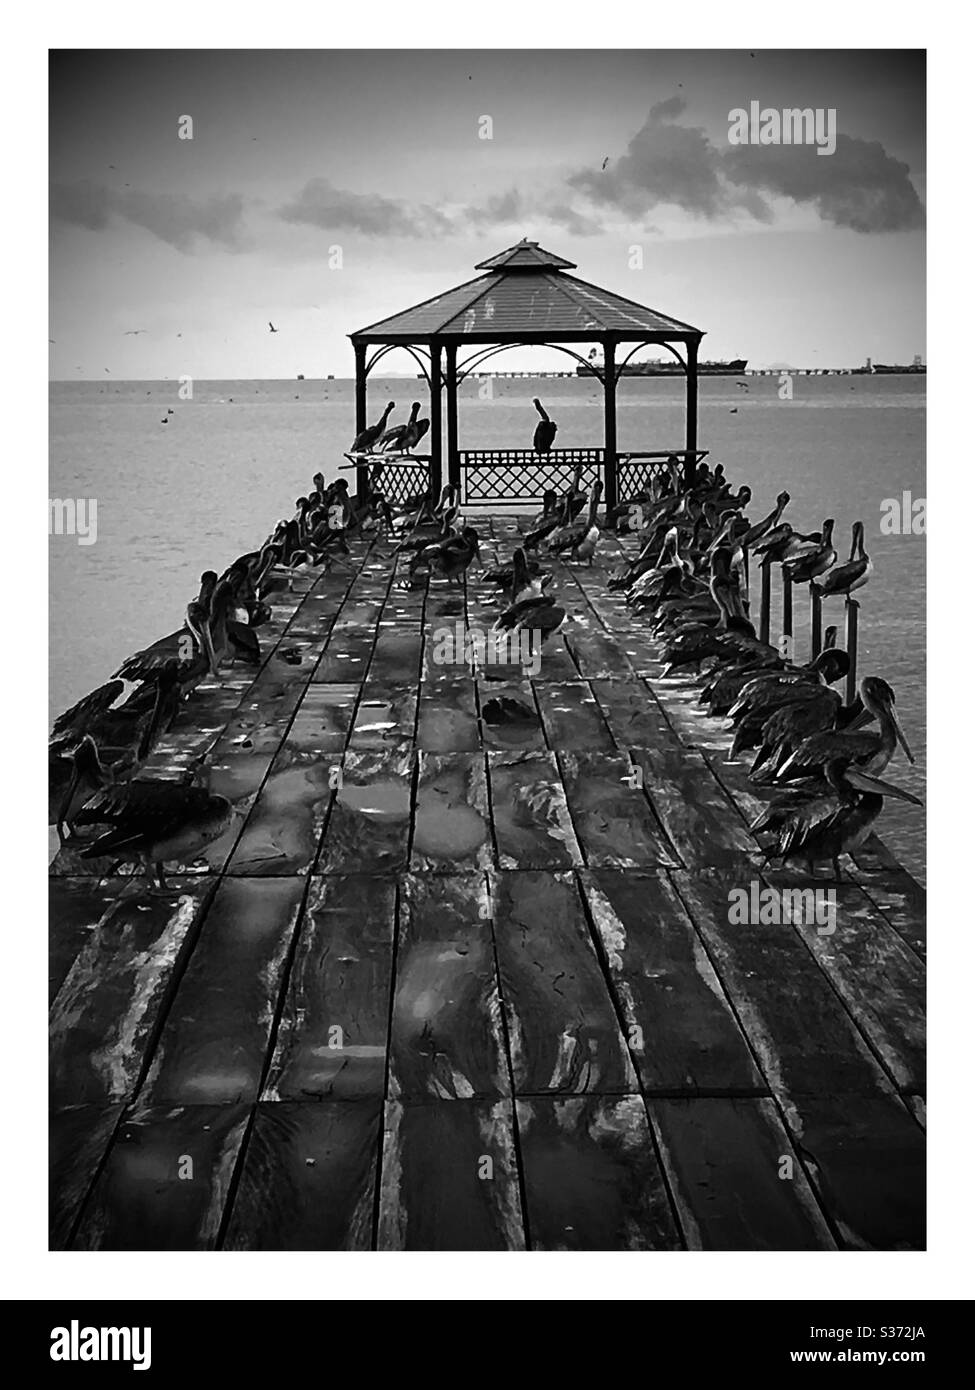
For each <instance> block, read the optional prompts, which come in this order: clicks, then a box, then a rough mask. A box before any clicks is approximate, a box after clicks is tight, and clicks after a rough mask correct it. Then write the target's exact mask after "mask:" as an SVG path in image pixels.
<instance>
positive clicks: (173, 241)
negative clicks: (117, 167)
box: [51, 180, 244, 252]
mask: <svg viewBox="0 0 975 1390" xmlns="http://www.w3.org/2000/svg"><path fill="white" fill-rule="evenodd" d="M51 216H52V217H53V218H55V219H57V220H58V221H60V222H67V223H70V224H72V225H74V226H78V227H87V228H88V229H89V231H103V230H104V229H105V228H106V227H108V226H109V224H110V223H111V221H112V220H113V218H120V219H122V220H123V221H126V222H131V223H133V224H134V225H135V226H137V227H143V228H144V229H145V230H146V231H148V232H151V233H152V235H153V236H156V237H158V238H159V239H160V241H165V242H167V243H168V245H170V246H174V247H175V248H176V249H177V251H184V252H190V251H193V250H195V249H196V247H197V245H198V244H199V243H200V242H211V243H212V244H213V245H215V246H222V247H223V248H224V249H225V250H229V251H239V250H241V249H242V234H243V217H244V200H243V198H242V197H241V196H240V194H239V193H228V194H225V195H223V196H218V197H213V198H191V197H189V196H188V195H186V194H184V193H145V192H142V191H140V190H139V189H128V190H127V189H124V188H121V189H115V188H106V187H105V186H104V185H102V184H97V183H89V182H88V181H86V180H83V181H80V182H78V183H72V184H63V183H59V184H54V185H53V186H52V188H51Z"/></svg>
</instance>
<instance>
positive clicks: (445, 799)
mask: <svg viewBox="0 0 975 1390" xmlns="http://www.w3.org/2000/svg"><path fill="white" fill-rule="evenodd" d="M493 860H494V847H493V845H492V842H491V823H490V816H489V812H488V794H487V778H486V774H485V770H484V756H483V754H481V753H420V754H419V777H418V780H417V789H416V806H415V808H414V811H413V843H412V852H411V856H410V866H411V868H412V869H413V871H414V872H424V871H427V872H438V871H443V870H448V871H450V872H453V873H459V872H462V871H463V870H465V869H483V868H486V867H487V866H488V865H489V864H491V863H492V862H493Z"/></svg>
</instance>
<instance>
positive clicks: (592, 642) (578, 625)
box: [563, 613, 633, 680]
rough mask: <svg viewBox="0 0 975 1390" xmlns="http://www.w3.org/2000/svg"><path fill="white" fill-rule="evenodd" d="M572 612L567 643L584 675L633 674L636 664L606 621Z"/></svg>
mask: <svg viewBox="0 0 975 1390" xmlns="http://www.w3.org/2000/svg"><path fill="white" fill-rule="evenodd" d="M571 616H572V621H571V622H569V621H567V622H566V624H565V626H564V629H563V635H564V637H565V645H566V646H567V647H568V649H569V652H570V654H571V655H572V658H573V660H574V661H575V663H576V665H577V666H578V668H579V672H580V674H581V675H582V676H583V677H584V679H586V680H597V679H607V678H612V677H614V676H615V677H623V678H629V677H632V675H633V668H632V667H631V666H630V663H629V661H628V660H627V658H626V655H625V653H624V652H623V650H622V648H621V647H620V645H619V643H618V642H617V641H616V640H615V639H614V638H613V637H611V636H610V635H609V633H608V632H606V631H605V630H604V629H603V627H602V625H601V624H599V623H598V622H596V621H593V620H590V619H588V618H587V617H585V616H584V615H583V614H577V613H573V614H572V615H571Z"/></svg>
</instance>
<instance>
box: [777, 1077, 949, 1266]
mask: <svg viewBox="0 0 975 1390" xmlns="http://www.w3.org/2000/svg"><path fill="white" fill-rule="evenodd" d="M789 1114H790V1123H792V1124H794V1126H795V1129H796V1133H797V1136H798V1139H799V1144H800V1146H801V1152H802V1154H803V1157H804V1159H805V1161H806V1162H807V1164H808V1165H809V1169H810V1172H811V1174H812V1178H813V1182H814V1184H815V1186H816V1190H817V1192H818V1193H819V1197H820V1201H821V1202H822V1204H823V1206H824V1207H825V1209H826V1210H827V1212H828V1213H829V1215H830V1218H831V1220H832V1221H833V1224H834V1226H835V1227H836V1229H837V1231H838V1233H839V1239H840V1242H841V1244H843V1245H845V1246H847V1247H849V1248H850V1249H855V1250H923V1249H924V1248H925V1229H924V1227H925V1197H926V1193H925V1141H924V1133H923V1130H922V1129H921V1128H920V1126H919V1125H918V1124H917V1122H916V1121H915V1119H914V1118H913V1117H912V1116H911V1115H910V1114H909V1113H908V1111H907V1109H905V1107H904V1106H903V1105H902V1104H901V1102H900V1101H899V1100H896V1099H894V1097H892V1096H878V1097H863V1096H833V1095H829V1094H819V1095H814V1096H797V1097H795V1098H794V1100H793V1107H792V1109H791V1110H790V1112H789Z"/></svg>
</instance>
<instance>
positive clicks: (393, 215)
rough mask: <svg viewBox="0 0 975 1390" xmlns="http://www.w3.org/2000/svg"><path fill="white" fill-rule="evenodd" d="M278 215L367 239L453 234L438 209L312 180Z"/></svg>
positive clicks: (296, 221)
mask: <svg viewBox="0 0 975 1390" xmlns="http://www.w3.org/2000/svg"><path fill="white" fill-rule="evenodd" d="M278 215H279V216H280V217H281V218H282V219H283V220H284V221H285V222H295V223H300V224H304V225H306V226H310V227H320V228H321V229H322V230H323V231H335V232H339V231H341V232H361V233H362V234H363V236H408V237H426V236H437V235H443V234H445V233H447V232H449V231H451V230H452V226H451V222H450V219H449V218H448V217H447V216H445V214H444V213H442V212H440V211H438V209H437V208H432V207H429V206H427V205H425V204H422V203H418V204H413V203H407V202H405V201H403V200H402V199H398V198H386V197H384V196H383V195H382V194H380V193H351V192H350V191H349V190H348V189H345V188H336V187H335V186H334V184H331V183H329V181H328V179H310V180H309V181H308V183H306V184H305V186H304V188H303V189H301V191H300V192H299V193H297V194H296V195H295V197H294V198H292V199H291V200H290V202H287V203H285V204H284V206H283V207H281V208H279V209H278Z"/></svg>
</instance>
